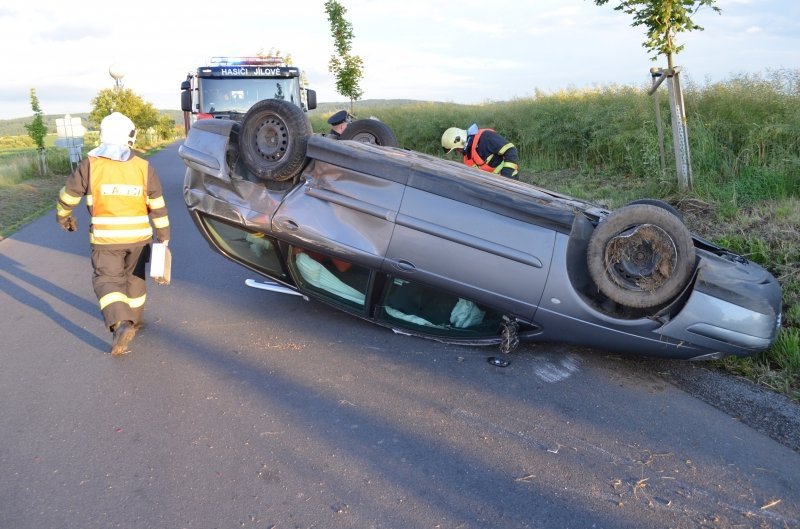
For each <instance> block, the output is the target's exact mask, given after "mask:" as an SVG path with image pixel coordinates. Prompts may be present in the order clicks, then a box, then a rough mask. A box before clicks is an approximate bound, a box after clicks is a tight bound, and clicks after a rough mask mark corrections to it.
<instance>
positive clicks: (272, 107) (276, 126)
mask: <svg viewBox="0 0 800 529" xmlns="http://www.w3.org/2000/svg"><path fill="white" fill-rule="evenodd" d="M312 132H313V131H312V128H311V123H310V122H309V121H308V118H306V115H305V114H304V113H303V111H302V109H300V107H298V106H297V105H294V104H292V103H289V102H288V101H281V100H279V99H265V100H263V101H259V102H258V103H256V104H255V105H253V106H252V107H251V108H250V110H248V111H247V114H245V116H244V119H243V120H242V130H241V132H240V134H239V153H240V155H241V157H242V159H243V160H244V164H245V167H247V169H248V170H250V171H251V172H252V173H253V174H254V175H256V176H257V177H258V178H261V179H262V180H274V181H276V182H282V181H284V180H289V179H291V178H294V177H295V176H297V175H298V174H300V171H301V170H302V169H303V165H304V164H305V160H306V149H307V147H308V138H309V137H311V134H312Z"/></svg>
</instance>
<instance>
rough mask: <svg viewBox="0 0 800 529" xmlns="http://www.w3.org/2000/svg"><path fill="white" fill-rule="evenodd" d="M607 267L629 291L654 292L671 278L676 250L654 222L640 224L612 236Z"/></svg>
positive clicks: (611, 275) (607, 247) (608, 245)
mask: <svg viewBox="0 0 800 529" xmlns="http://www.w3.org/2000/svg"><path fill="white" fill-rule="evenodd" d="M605 261H606V270H607V272H608V275H609V277H610V278H611V279H612V280H613V281H614V282H615V283H617V284H618V285H619V286H621V287H623V288H625V289H627V290H632V291H640V292H642V291H648V292H650V291H654V290H657V289H658V288H660V287H661V286H663V285H664V284H665V283H666V282H667V281H668V280H669V279H670V278H671V277H672V273H673V271H674V270H675V266H676V263H677V262H678V249H677V248H676V246H675V241H673V240H672V237H670V236H669V234H668V233H667V232H666V231H664V230H663V229H661V228H660V227H658V226H655V225H653V224H642V225H640V226H636V227H634V228H631V229H629V230H626V231H624V232H622V233H620V234H619V235H617V236H615V237H613V238H611V239H610V240H609V241H608V244H607V245H606V252H605Z"/></svg>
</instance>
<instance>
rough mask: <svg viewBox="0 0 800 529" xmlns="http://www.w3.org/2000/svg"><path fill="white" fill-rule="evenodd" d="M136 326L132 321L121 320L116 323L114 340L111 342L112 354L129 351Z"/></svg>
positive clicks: (117, 354)
mask: <svg viewBox="0 0 800 529" xmlns="http://www.w3.org/2000/svg"><path fill="white" fill-rule="evenodd" d="M135 334H136V328H135V327H134V326H133V322H131V321H127V320H126V321H119V322H117V323H115V324H114V341H113V342H112V344H111V354H112V355H114V356H121V355H124V354H125V353H127V352H128V344H129V343H131V340H133V336H134V335H135Z"/></svg>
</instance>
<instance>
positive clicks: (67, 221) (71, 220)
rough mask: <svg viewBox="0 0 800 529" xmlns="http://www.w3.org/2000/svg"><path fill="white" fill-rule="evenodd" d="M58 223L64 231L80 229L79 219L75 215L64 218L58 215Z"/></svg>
mask: <svg viewBox="0 0 800 529" xmlns="http://www.w3.org/2000/svg"><path fill="white" fill-rule="evenodd" d="M58 224H59V225H60V226H61V229H63V230H64V231H75V230H77V229H78V221H77V220H75V217H73V216H72V215H70V216H69V217H64V218H61V217H58Z"/></svg>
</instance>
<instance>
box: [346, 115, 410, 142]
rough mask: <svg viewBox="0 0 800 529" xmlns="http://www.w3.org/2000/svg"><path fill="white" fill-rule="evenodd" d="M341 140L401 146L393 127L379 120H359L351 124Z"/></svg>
mask: <svg viewBox="0 0 800 529" xmlns="http://www.w3.org/2000/svg"><path fill="white" fill-rule="evenodd" d="M339 139H340V140H355V141H363V142H365V143H372V144H375V145H382V146H384V147H399V146H400V143H399V142H398V141H397V136H395V135H394V131H392V129H391V127H389V125H387V124H386V123H383V122H382V121H378V120H377V119H359V120H356V121H354V122H352V123H350V124H349V125H348V126H347V128H346V129H344V132H343V133H342V135H341V136H340V137H339Z"/></svg>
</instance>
